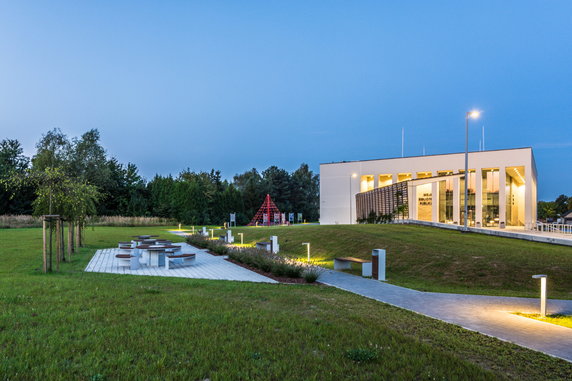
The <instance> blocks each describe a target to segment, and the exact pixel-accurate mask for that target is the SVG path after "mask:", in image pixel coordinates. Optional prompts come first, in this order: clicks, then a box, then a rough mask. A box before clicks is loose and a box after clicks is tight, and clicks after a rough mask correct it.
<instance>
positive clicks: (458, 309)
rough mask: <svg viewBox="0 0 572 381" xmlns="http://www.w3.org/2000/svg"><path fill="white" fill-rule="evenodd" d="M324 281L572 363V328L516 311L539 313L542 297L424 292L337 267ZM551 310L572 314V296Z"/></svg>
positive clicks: (554, 302)
mask: <svg viewBox="0 0 572 381" xmlns="http://www.w3.org/2000/svg"><path fill="white" fill-rule="evenodd" d="M320 282H322V283H325V284H328V285H330V286H334V287H337V288H340V289H343V290H346V291H349V292H353V293H355V294H359V295H362V296H365V297H367V298H371V299H375V300H378V301H380V302H384V303H387V304H391V305H394V306H397V307H401V308H405V309H408V310H411V311H414V312H418V313H421V314H423V315H427V316H430V317H433V318H436V319H439V320H443V321H446V322H448V323H453V324H457V325H460V326H461V327H464V328H467V329H470V330H474V331H477V332H480V333H484V334H486V335H490V336H494V337H497V338H499V339H501V340H506V341H510V342H512V343H515V344H518V345H521V346H523V347H527V348H530V349H534V350H537V351H540V352H544V353H546V354H549V355H552V356H555V357H560V358H562V359H565V360H567V361H571V362H572V329H570V328H566V327H561V326H557V325H554V324H549V323H544V322H541V321H537V320H533V319H528V318H524V317H521V316H517V315H514V314H512V313H511V312H515V311H518V312H524V313H538V310H539V301H538V299H532V298H514V297H502V296H483V295H463V294H443V293H434V292H421V291H416V290H411V289H408V288H404V287H399V286H394V285H391V284H387V283H383V282H380V281H377V280H373V279H367V278H362V277H358V276H355V275H351V274H346V273H342V272H339V271H333V270H326V271H325V272H324V273H323V274H322V276H321V277H320ZM547 310H548V313H551V314H552V313H572V300H548V304H547Z"/></svg>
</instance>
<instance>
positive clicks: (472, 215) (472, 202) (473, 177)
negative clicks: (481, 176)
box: [459, 169, 476, 226]
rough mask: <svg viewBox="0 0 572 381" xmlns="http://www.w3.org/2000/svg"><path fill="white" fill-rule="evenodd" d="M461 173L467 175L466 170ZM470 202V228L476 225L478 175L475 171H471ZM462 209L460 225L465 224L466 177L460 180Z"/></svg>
mask: <svg viewBox="0 0 572 381" xmlns="http://www.w3.org/2000/svg"><path fill="white" fill-rule="evenodd" d="M459 173H465V171H464V170H460V171H459ZM468 184H469V200H468V203H467V205H468V211H469V216H468V219H467V221H468V223H467V225H469V226H474V225H475V189H476V175H475V170H474V169H469V183H468ZM460 185H461V186H460V187H459V193H460V195H459V196H460V208H461V221H459V224H460V225H464V224H465V178H464V176H463V177H461V179H460Z"/></svg>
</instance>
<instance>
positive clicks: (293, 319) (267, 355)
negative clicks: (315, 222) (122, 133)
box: [0, 227, 572, 380]
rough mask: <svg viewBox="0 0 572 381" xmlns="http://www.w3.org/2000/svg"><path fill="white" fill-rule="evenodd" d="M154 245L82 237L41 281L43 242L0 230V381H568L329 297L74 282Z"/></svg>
mask: <svg viewBox="0 0 572 381" xmlns="http://www.w3.org/2000/svg"><path fill="white" fill-rule="evenodd" d="M300 231H306V232H310V231H308V230H304V229H300ZM350 231H351V229H350ZM153 233H161V234H162V236H168V235H167V234H166V233H165V231H164V230H163V229H161V228H107V227H96V228H95V229H93V230H92V229H91V228H90V229H87V230H86V242H87V245H88V246H87V247H86V248H83V249H81V251H80V253H78V254H76V255H75V256H74V258H73V262H72V263H68V264H64V265H62V271H61V272H60V273H54V274H48V275H44V274H42V273H40V271H39V269H40V268H41V250H40V248H41V238H40V237H41V231H40V230H39V229H8V230H0V241H1V242H2V248H1V249H0V348H1V350H0V375H1V376H0V378H1V379H9V380H29V379H49V380H60V379H74V380H115V379H117V380H130V379H133V380H134V379H138V380H140V379H149V380H153V379H157V380H159V379H160V380H163V379H186V380H187V379H188V380H204V379H207V378H208V379H210V380H229V379H232V380H236V379H256V380H300V379H304V380H312V379H316V380H317V379H320V380H323V379H364V380H368V379H370V380H379V379H403V380H410V379H431V380H433V379H439V380H441V379H467V380H468V379H470V380H485V379H487V380H488V379H490V380H493V379H509V378H510V379H519V380H520V379H531V380H534V379H538V380H541V379H542V380H544V379H546V378H547V377H548V378H554V379H569V378H570V377H572V365H571V364H569V363H567V362H565V361H562V360H558V359H554V358H552V357H549V356H546V355H542V354H540V353H537V352H534V351H531V350H528V349H524V348H521V347H518V346H515V345H512V344H510V343H506V342H502V341H500V340H496V339H493V338H491V337H488V336H484V335H480V334H477V333H475V332H470V331H467V330H464V329H461V328H459V327H456V326H453V325H450V324H446V323H443V322H440V321H437V320H433V319H430V318H427V317H425V316H421V315H417V314H415V313H412V312H408V311H405V310H401V309H399V308H395V307H391V306H388V305H385V304H382V303H378V302H375V301H372V300H369V299H365V298H362V297H359V296H356V295H353V294H350V293H347V292H344V291H341V290H338V289H334V288H330V287H326V286H311V285H272V284H255V283H247V282H228V281H208V280H192V279H174V278H161V277H143V276H128V275H116V274H97V273H84V272H83V271H82V269H83V268H84V267H85V265H86V264H87V262H88V260H89V259H90V257H91V256H92V255H93V253H94V251H95V249H97V248H102V247H114V246H115V245H116V242H117V241H119V240H124V239H126V238H127V237H129V236H131V235H134V234H153ZM285 245H286V247H288V246H287V244H286V243H285ZM360 360H363V361H360Z"/></svg>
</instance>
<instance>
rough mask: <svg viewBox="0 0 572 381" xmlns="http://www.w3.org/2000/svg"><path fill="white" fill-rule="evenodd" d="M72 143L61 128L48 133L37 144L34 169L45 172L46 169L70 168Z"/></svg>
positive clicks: (33, 162)
mask: <svg viewBox="0 0 572 381" xmlns="http://www.w3.org/2000/svg"><path fill="white" fill-rule="evenodd" d="M70 149H71V143H70V141H69V140H68V138H67V136H66V135H64V134H63V133H62V132H61V131H60V129H59V128H54V129H53V130H51V131H48V133H46V134H45V135H42V138H41V139H40V141H39V142H38V144H36V150H37V151H36V154H35V155H34V157H33V158H32V168H33V169H34V170H36V171H43V170H44V169H46V168H50V167H51V168H63V169H64V170H67V169H68V168H69V156H70Z"/></svg>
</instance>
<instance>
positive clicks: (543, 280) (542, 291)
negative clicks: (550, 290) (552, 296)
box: [532, 274, 548, 317]
mask: <svg viewBox="0 0 572 381" xmlns="http://www.w3.org/2000/svg"><path fill="white" fill-rule="evenodd" d="M532 278H533V279H540V316H541V317H546V278H548V276H547V275H545V274H537V275H533V276H532Z"/></svg>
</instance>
